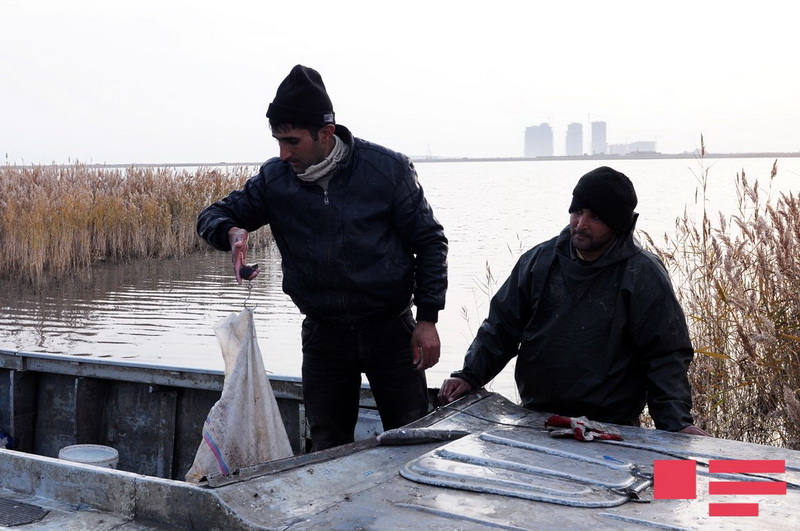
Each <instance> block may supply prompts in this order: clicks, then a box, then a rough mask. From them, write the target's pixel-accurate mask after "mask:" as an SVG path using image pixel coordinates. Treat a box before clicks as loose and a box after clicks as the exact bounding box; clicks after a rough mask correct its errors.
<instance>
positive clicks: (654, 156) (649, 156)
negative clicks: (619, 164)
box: [6, 151, 800, 168]
mask: <svg viewBox="0 0 800 531" xmlns="http://www.w3.org/2000/svg"><path fill="white" fill-rule="evenodd" d="M698 157H699V154H697V153H655V152H648V153H628V154H627V155H580V156H566V155H558V156H552V157H413V156H412V157H409V158H410V159H411V160H412V161H413V162H414V163H415V164H419V163H427V162H526V161H528V162H539V161H564V160H658V159H696V158H698ZM786 157H800V151H797V152H763V153H706V154H705V157H704V158H706V159H712V160H713V159H749V158H786ZM263 163H264V161H260V162H171V163H132V164H104V163H91V164H82V163H78V162H75V163H71V164H34V163H32V164H9V165H7V166H6V167H8V168H30V167H35V166H38V167H43V168H50V167H55V168H68V167H71V166H75V165H76V164H80V165H81V166H85V167H87V168H185V167H193V168H210V167H217V166H256V167H258V166H261V165H262V164H263Z"/></svg>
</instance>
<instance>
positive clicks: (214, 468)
mask: <svg viewBox="0 0 800 531" xmlns="http://www.w3.org/2000/svg"><path fill="white" fill-rule="evenodd" d="M214 332H215V333H216V335H217V341H219V345H220V347H221V349H222V357H223V358H224V360H225V383H224V384H223V387H222V396H221V397H220V399H219V400H218V401H217V403H216V404H214V406H213V407H212V408H211V411H209V413H208V417H207V418H206V421H205V424H204V425H203V441H202V442H201V443H200V447H199V448H198V449H197V455H196V456H195V458H194V464H192V468H191V469H190V470H189V472H188V473H187V474H186V481H189V482H192V483H198V482H200V481H201V480H202V479H203V478H204V477H205V476H209V475H213V474H225V475H228V474H230V473H232V472H234V471H235V470H237V469H238V468H242V467H246V466H252V465H256V464H259V463H265V462H267V461H272V460H273V459H281V458H283V457H289V456H291V455H292V448H291V445H290V444H289V437H288V436H287V435H286V429H285V428H284V426H283V421H282V420H281V414H280V411H279V410H278V404H277V403H276V402H275V395H274V394H273V392H272V386H271V385H270V383H269V379H268V378H267V373H266V371H265V370H264V361H263V359H262V357H261V350H260V349H259V348H258V341H257V339H256V332H255V326H254V324H253V311H252V310H244V311H243V312H241V313H239V314H231V315H229V316H228V317H226V318H224V319H222V320H221V321H219V322H218V323H217V324H216V325H214Z"/></svg>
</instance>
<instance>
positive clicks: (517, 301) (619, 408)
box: [453, 224, 693, 431]
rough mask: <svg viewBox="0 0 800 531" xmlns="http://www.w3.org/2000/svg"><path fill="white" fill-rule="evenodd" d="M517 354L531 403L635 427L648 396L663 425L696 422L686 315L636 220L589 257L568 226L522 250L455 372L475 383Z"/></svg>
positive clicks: (521, 383) (526, 402)
mask: <svg viewBox="0 0 800 531" xmlns="http://www.w3.org/2000/svg"><path fill="white" fill-rule="evenodd" d="M634 226H635V224H634ZM515 356H516V357H517V362H516V370H515V379H516V382H517V387H518V389H519V394H520V398H521V401H522V405H523V406H525V407H526V408H529V409H533V410H536V411H542V412H548V413H558V414H560V415H566V416H581V415H583V416H586V417H588V418H590V419H592V420H597V421H601V422H610V423H616V424H628V425H637V424H638V422H639V416H640V414H641V413H642V410H643V409H644V405H645V403H646V404H648V411H649V413H650V415H651V416H652V418H653V420H654V421H655V424H656V427H657V428H659V429H663V430H670V431H674V430H679V429H681V428H684V427H686V426H689V425H691V424H692V416H691V413H690V410H691V389H690V386H689V382H688V378H687V375H686V371H687V369H688V367H689V363H690V362H691V360H692V356H693V349H692V344H691V341H690V338H689V332H688V329H687V326H686V320H685V317H684V314H683V311H682V310H681V307H680V305H679V304H678V301H677V299H676V298H675V294H674V291H673V289H672V284H671V282H670V279H669V276H668V274H667V271H666V269H665V268H664V265H663V264H662V262H661V261H660V260H659V259H658V258H657V257H656V256H655V255H654V254H652V253H650V252H648V251H645V250H643V249H642V247H641V246H640V245H639V243H638V242H637V241H636V240H635V239H634V237H633V228H632V229H631V231H630V232H629V233H628V234H627V235H626V236H624V238H622V239H621V240H619V241H618V242H617V243H616V244H615V245H614V246H613V247H612V248H611V250H609V252H607V253H606V254H605V255H604V256H602V257H601V258H599V259H598V260H596V261H595V262H593V263H591V264H589V265H581V264H580V263H579V262H578V261H577V260H575V259H574V250H573V248H572V245H571V243H570V234H569V227H567V228H565V229H564V230H563V231H562V232H561V234H559V235H558V236H557V237H556V238H553V239H552V240H550V241H547V242H544V243H542V244H540V245H537V246H536V247H534V248H532V249H530V250H529V251H527V252H526V253H525V254H524V255H522V256H521V257H520V259H519V261H518V262H517V264H516V266H515V267H514V269H513V271H512V272H511V275H510V276H509V278H508V279H507V280H506V282H505V283H504V284H503V286H502V287H501V288H500V290H499V291H498V292H497V294H496V295H495V296H494V297H493V298H492V301H491V306H490V310H489V316H488V317H487V318H486V320H485V321H484V322H483V323H482V324H481V327H480V329H479V330H478V334H477V335H476V337H475V340H474V341H473V342H472V345H471V346H470V348H469V350H468V351H467V355H466V358H465V362H464V368H463V370H461V371H456V372H454V373H453V376H458V377H461V378H464V379H465V380H467V381H469V382H470V384H472V386H473V388H475V389H477V388H479V387H482V386H483V385H485V384H486V383H487V382H489V381H491V379H492V378H494V377H495V376H496V375H497V374H498V373H499V372H500V371H501V370H502V369H503V367H505V365H506V364H507V363H508V362H509V361H510V360H511V359H512V358H514V357H515Z"/></svg>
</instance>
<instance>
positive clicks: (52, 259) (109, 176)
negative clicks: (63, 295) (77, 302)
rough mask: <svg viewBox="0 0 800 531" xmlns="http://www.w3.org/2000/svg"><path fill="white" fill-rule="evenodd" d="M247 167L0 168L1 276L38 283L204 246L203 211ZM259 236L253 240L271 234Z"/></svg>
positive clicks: (238, 180)
mask: <svg viewBox="0 0 800 531" xmlns="http://www.w3.org/2000/svg"><path fill="white" fill-rule="evenodd" d="M246 171H247V168H237V169H233V170H225V171H222V170H218V169H203V168H201V169H198V170H196V171H194V172H190V171H187V170H178V169H173V168H167V167H164V168H137V167H130V168H127V169H125V170H121V169H111V168H104V167H96V166H86V165H82V164H80V163H76V164H74V165H71V166H64V167H58V166H29V167H17V166H10V165H5V166H0V278H5V279H13V280H17V281H23V282H30V283H33V284H40V283H42V282H44V281H46V280H48V279H53V278H58V277H61V276H63V275H65V274H69V273H71V272H73V271H75V270H76V269H79V268H85V267H87V266H90V265H91V264H92V263H93V262H95V261H99V260H102V261H130V260H135V259H140V258H157V259H158V258H180V257H182V256H185V255H186V254H187V253H191V252H195V251H199V250H202V249H205V248H206V245H205V243H203V242H202V241H201V240H200V239H199V238H198V237H197V235H196V233H195V223H196V220H197V215H198V214H199V212H200V210H202V209H203V208H204V207H205V206H206V205H208V204H210V203H211V202H213V201H215V200H217V199H219V198H221V197H223V196H225V195H227V194H228V193H229V192H230V191H231V190H233V189H235V188H238V187H240V186H241V185H242V184H243V183H244V181H245V180H246V179H247V177H248V174H247V173H246ZM253 236H254V237H253V238H252V239H251V243H252V244H254V245H260V244H263V243H265V242H266V241H268V240H269V238H270V235H269V232H268V231H258V232H257V233H255V234H254V235H253Z"/></svg>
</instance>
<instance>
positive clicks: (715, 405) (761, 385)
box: [646, 137, 800, 449]
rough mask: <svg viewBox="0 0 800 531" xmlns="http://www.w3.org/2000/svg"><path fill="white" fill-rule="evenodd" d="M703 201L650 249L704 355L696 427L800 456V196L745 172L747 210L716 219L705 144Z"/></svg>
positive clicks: (696, 380)
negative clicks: (668, 275) (796, 451)
mask: <svg viewBox="0 0 800 531" xmlns="http://www.w3.org/2000/svg"><path fill="white" fill-rule="evenodd" d="M699 165H700V174H699V175H698V183H699V186H698V194H697V197H698V201H703V207H702V209H701V211H702V216H701V217H700V219H698V220H695V219H692V218H690V217H689V216H688V215H686V214H684V216H683V217H681V218H678V219H677V221H676V227H675V228H676V230H675V233H674V235H667V234H665V235H664V239H663V243H662V244H661V245H656V244H654V242H653V240H652V239H651V238H650V237H649V236H648V235H646V236H647V239H648V241H649V245H650V246H651V247H653V248H654V249H655V251H656V252H657V253H658V254H659V255H660V257H661V258H662V260H663V261H664V263H665V264H666V265H667V267H668V268H669V269H670V271H671V274H672V276H673V279H674V280H675V281H676V291H677V293H678V297H679V299H680V301H681V304H682V306H683V308H684V310H685V312H686V314H687V318H688V320H689V325H690V329H691V333H692V340H693V343H694V347H695V350H696V353H697V354H698V355H696V356H695V361H694V363H693V364H692V367H691V370H690V380H691V383H692V388H693V396H694V409H695V411H694V413H695V420H696V423H697V424H698V425H699V426H701V427H703V428H705V429H707V430H709V431H710V432H712V433H713V434H715V435H718V436H721V437H725V438H730V439H738V440H743V441H748V442H754V443H760V444H772V445H777V446H785V447H788V448H793V449H800V330H799V328H800V197H798V196H796V195H795V194H794V193H793V192H789V193H781V194H779V195H778V196H777V197H773V196H772V192H771V183H772V181H773V179H774V177H775V176H776V175H777V171H778V167H777V161H775V163H774V164H773V165H772V168H770V169H769V176H768V179H767V183H766V186H762V185H761V184H759V181H758V180H757V179H756V180H750V179H749V178H748V177H747V176H746V175H745V172H744V171H741V173H738V174H737V175H736V177H735V180H734V182H733V185H735V190H736V194H737V198H738V208H737V209H736V211H735V212H733V213H729V214H723V213H721V212H720V213H719V214H718V215H715V216H712V215H711V213H710V212H709V211H708V208H707V204H708V203H707V199H708V197H707V190H708V187H707V184H708V179H709V169H708V166H707V165H706V163H705V145H704V143H703V140H702V137H701V152H700V157H699Z"/></svg>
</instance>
